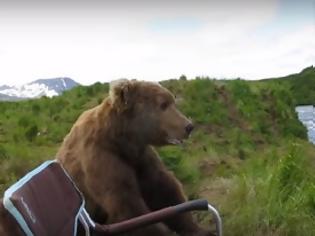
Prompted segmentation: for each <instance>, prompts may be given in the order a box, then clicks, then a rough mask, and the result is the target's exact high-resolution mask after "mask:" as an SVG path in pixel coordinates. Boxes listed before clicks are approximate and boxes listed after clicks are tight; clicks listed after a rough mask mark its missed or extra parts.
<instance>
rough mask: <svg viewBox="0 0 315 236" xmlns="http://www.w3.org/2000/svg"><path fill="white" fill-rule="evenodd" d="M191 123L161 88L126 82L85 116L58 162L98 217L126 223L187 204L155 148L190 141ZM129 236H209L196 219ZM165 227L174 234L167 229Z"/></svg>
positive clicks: (188, 217) (184, 216) (187, 217)
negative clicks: (144, 215)
mask: <svg viewBox="0 0 315 236" xmlns="http://www.w3.org/2000/svg"><path fill="white" fill-rule="evenodd" d="M189 124H190V121H189V120H188V119H187V118H186V117H185V116H183V115H182V114H181V113H180V112H179V111H178V110H177V109H176V107H175V103H174V97H173V95H172V94H171V93H170V92H169V91H168V90H166V89H165V88H163V87H161V86H160V85H158V84H155V83H149V82H138V81H120V82H118V83H117V84H115V85H112V86H111V89H110V96H109V97H108V98H106V99H105V100H104V101H103V103H102V104H100V105H99V106H97V107H95V108H93V109H90V110H88V111H86V112H84V113H83V114H82V115H81V116H80V117H79V119H78V120H77V121H76V123H75V124H74V126H73V127H72V129H71V131H70V133H69V134H68V135H67V136H66V138H65V140H64V142H63V144H62V146H61V148H60V150H59V152H58V154H57V159H58V160H59V161H60V162H61V163H62V165H63V166H64V167H65V169H66V170H67V171H68V173H69V174H70V175H71V176H72V178H73V179H74V181H75V182H76V183H77V185H78V186H79V189H80V190H81V191H82V192H83V194H84V196H85V197H86V200H87V207H88V210H89V212H90V214H91V215H92V217H93V218H94V219H95V220H96V221H98V222H102V223H105V222H106V223H113V222H119V221H123V220H126V219H129V218H132V217H135V216H138V215H141V214H145V213H148V212H150V211H153V210H157V209H161V208H163V207H167V206H170V205H175V204H179V203H182V202H184V201H185V200H186V198H185V196H184V193H183V191H182V187H181V184H180V183H179V182H178V181H177V179H176V178H175V176H174V175H173V174H172V173H171V172H169V171H168V170H167V169H166V167H165V166H164V164H163V163H162V162H161V160H160V158H159V156H158V154H157V153H156V151H155V150H154V148H153V145H154V146H162V145H167V144H169V143H170V142H174V140H175V141H179V140H183V139H184V138H187V137H188V133H187V131H186V130H185V128H186V127H187V125H189ZM164 223H165V224H156V225H153V226H149V227H146V228H143V229H140V230H137V231H135V232H133V233H128V235H135V236H142V235H143V236H144V235H150V236H163V235H169V233H168V229H170V230H172V231H175V232H177V233H178V234H179V235H187V236H188V235H189V236H194V235H196V236H197V235H198V236H205V235H210V233H209V232H208V231H205V230H203V229H201V228H199V227H198V226H197V225H196V224H195V223H194V222H193V220H192V217H191V215H190V214H189V213H188V214H182V215H180V216H177V217H174V218H173V219H171V220H168V221H165V222H164ZM165 225H166V226H167V228H168V229H166V227H165Z"/></svg>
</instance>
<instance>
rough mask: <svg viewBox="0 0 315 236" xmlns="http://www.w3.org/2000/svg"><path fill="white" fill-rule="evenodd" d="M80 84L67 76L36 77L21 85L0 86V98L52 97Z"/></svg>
mask: <svg viewBox="0 0 315 236" xmlns="http://www.w3.org/2000/svg"><path fill="white" fill-rule="evenodd" d="M78 85H80V84H79V83H77V82H76V81H74V80H73V79H71V78H68V77H60V78H52V79H38V80H35V81H33V82H30V83H27V84H24V85H22V86H12V87H10V86H7V85H3V86H0V95H2V96H0V100H18V99H29V98H38V97H42V96H47V97H53V96H58V95H60V94H62V93H63V92H64V91H66V90H69V89H72V88H73V87H75V86H78Z"/></svg>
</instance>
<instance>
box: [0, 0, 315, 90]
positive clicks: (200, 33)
mask: <svg viewBox="0 0 315 236" xmlns="http://www.w3.org/2000/svg"><path fill="white" fill-rule="evenodd" d="M2 1H3V0H2ZM114 2H115V3H114ZM218 2H220V3H218ZM312 64H313V65H315V0H300V1H293V0H265V1H250V0H242V1H241V0H235V1H233V0H223V1H212V0H208V1H207V0H195V1H185V0H182V1H179V0H173V1H171V0H169V1H166V0H162V1H161V0H160V1H157V0H156V1H150V0H147V1H143V2H141V0H138V1H137V0H134V1H122V0H120V1H117V0H116V1H105V0H103V1H100V0H91V1H85V2H80V1H78V0H77V1H75V0H70V1H69V0H68V1H61V0H55V1H44V0H42V1H36V0H28V1H20V2H19V1H12V0H11V1H7V2H6V3H3V2H1V0H0V85H2V84H8V85H17V84H23V83H26V82H30V81H33V80H35V79H39V78H53V77H59V76H69V77H71V78H73V79H74V80H76V81H78V82H80V83H82V84H92V83H94V82H96V81H102V82H105V81H111V80H114V79H118V78H138V79H141V80H163V79H169V78H175V77H177V78H178V77H179V76H180V75H181V74H185V75H186V76H188V77H189V78H191V77H195V76H202V75H205V76H210V77H216V78H236V77H242V78H245V79H260V78H268V77H276V76H282V75H287V74H290V73H295V72H299V71H300V70H302V69H303V68H305V67H307V66H310V65H312Z"/></svg>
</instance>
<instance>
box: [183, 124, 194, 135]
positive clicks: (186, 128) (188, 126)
mask: <svg viewBox="0 0 315 236" xmlns="http://www.w3.org/2000/svg"><path fill="white" fill-rule="evenodd" d="M193 129H194V126H193V124H192V123H190V124H188V125H187V126H186V127H185V130H186V132H187V134H190V133H191V131H193Z"/></svg>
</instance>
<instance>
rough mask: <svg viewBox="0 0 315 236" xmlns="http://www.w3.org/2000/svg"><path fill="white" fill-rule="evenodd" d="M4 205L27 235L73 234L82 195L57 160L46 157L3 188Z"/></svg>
mask: <svg viewBox="0 0 315 236" xmlns="http://www.w3.org/2000/svg"><path fill="white" fill-rule="evenodd" d="M3 204H4V207H5V208H6V209H7V210H8V211H9V212H10V213H11V215H12V216H13V217H14V218H15V220H16V221H17V223H18V224H19V225H20V226H21V228H22V229H23V231H24V233H25V234H26V235H27V236H33V235H46V236H53V235H60V236H64V235H67V236H68V235H76V231H77V226H78V224H79V221H82V219H83V221H84V217H82V212H83V210H84V199H83V197H82V194H81V193H80V191H79V190H78V189H77V187H76V186H75V184H74V183H73V182H72V180H71V178H70V177H69V176H68V174H67V173H66V172H65V170H64V169H63V168H62V166H61V165H60V164H59V163H58V162H56V161H47V162H45V163H43V164H42V165H40V166H39V167H37V168H36V169H34V170H33V171H31V172H29V173H28V174H27V175H26V176H24V177H23V178H22V179H20V180H19V181H18V182H16V183H15V184H13V185H12V186H11V187H10V188H9V189H7V190H6V191H5V194H4V199H3Z"/></svg>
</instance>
